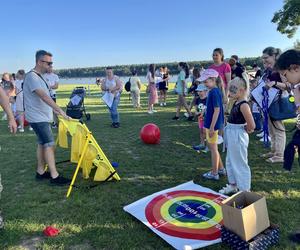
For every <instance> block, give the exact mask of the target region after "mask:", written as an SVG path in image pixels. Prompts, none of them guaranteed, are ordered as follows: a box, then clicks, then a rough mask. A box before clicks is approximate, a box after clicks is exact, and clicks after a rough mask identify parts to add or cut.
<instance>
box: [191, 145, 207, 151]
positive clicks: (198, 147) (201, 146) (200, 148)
mask: <svg viewBox="0 0 300 250" xmlns="http://www.w3.org/2000/svg"><path fill="white" fill-rule="evenodd" d="M205 148H206V147H205V145H203V144H199V145H195V146H193V149H194V150H197V151H200V150H204V149H205Z"/></svg>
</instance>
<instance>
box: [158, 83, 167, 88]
mask: <svg viewBox="0 0 300 250" xmlns="http://www.w3.org/2000/svg"><path fill="white" fill-rule="evenodd" d="M158 89H159V90H168V88H167V83H166V82H160V83H158Z"/></svg>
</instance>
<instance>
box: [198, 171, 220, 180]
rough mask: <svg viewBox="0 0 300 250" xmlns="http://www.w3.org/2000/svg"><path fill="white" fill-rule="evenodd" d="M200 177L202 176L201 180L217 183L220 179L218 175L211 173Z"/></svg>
mask: <svg viewBox="0 0 300 250" xmlns="http://www.w3.org/2000/svg"><path fill="white" fill-rule="evenodd" d="M202 176H203V178H205V179H208V180H214V181H218V180H219V179H220V177H219V174H213V173H212V172H211V171H209V172H207V173H205V174H203V175H202Z"/></svg>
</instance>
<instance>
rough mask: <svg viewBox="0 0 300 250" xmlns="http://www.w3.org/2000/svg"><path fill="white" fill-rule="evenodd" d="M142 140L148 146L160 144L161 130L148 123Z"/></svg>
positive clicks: (142, 130) (141, 134) (143, 128)
mask: <svg viewBox="0 0 300 250" xmlns="http://www.w3.org/2000/svg"><path fill="white" fill-rule="evenodd" d="M140 137H141V140H142V141H143V142H144V143H146V144H158V143H159V141H160V130H159V127H157V126H156V125H155V124H154V123H148V124H146V125H145V126H144V127H142V129H141V132H140Z"/></svg>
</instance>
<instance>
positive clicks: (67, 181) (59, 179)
mask: <svg viewBox="0 0 300 250" xmlns="http://www.w3.org/2000/svg"><path fill="white" fill-rule="evenodd" d="M70 183H71V180H70V179H67V178H65V177H63V176H60V175H59V176H57V177H56V178H51V179H50V184H52V185H57V186H63V185H68V184H70Z"/></svg>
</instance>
